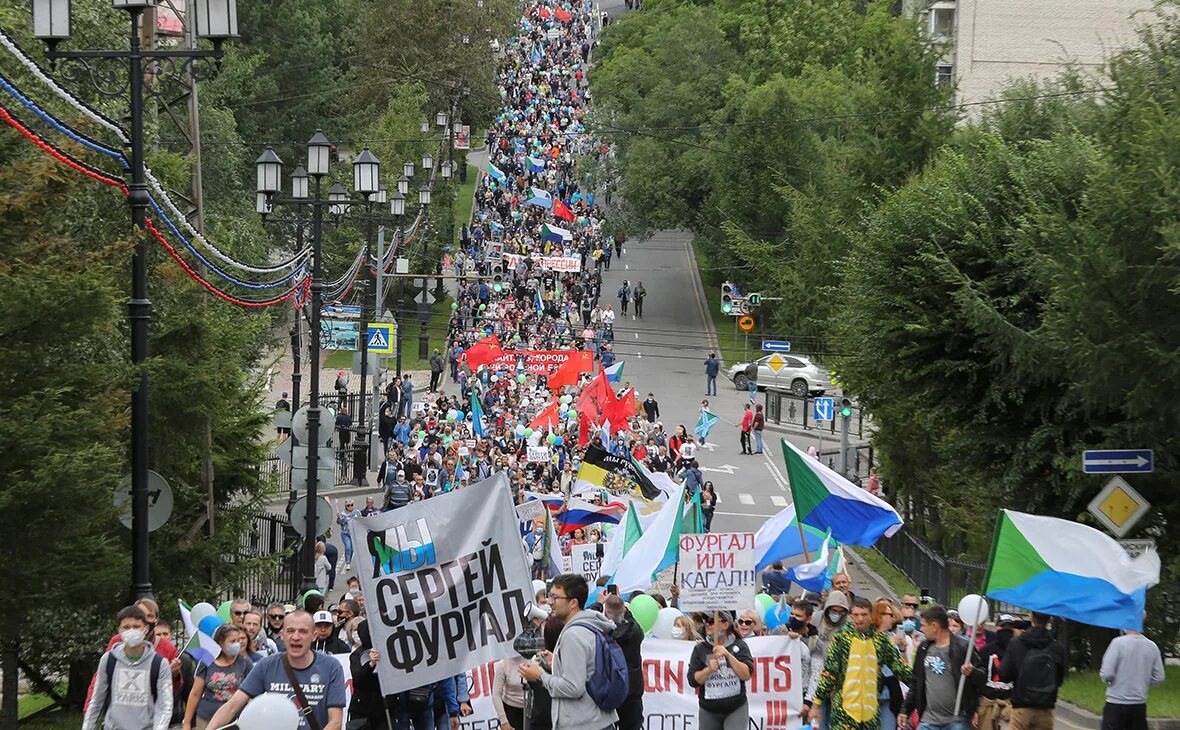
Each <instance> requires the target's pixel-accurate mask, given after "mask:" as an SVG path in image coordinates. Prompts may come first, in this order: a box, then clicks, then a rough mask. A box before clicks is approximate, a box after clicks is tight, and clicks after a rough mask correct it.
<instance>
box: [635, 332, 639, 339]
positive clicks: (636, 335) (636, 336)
mask: <svg viewBox="0 0 1180 730" xmlns="http://www.w3.org/2000/svg"><path fill="white" fill-rule="evenodd" d="M635 339H637V340H638V339H639V333H638V332H636V333H635Z"/></svg>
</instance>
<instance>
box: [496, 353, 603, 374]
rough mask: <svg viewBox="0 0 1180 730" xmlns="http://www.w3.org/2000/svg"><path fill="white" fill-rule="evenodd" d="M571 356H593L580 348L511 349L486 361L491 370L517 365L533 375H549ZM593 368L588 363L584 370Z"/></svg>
mask: <svg viewBox="0 0 1180 730" xmlns="http://www.w3.org/2000/svg"><path fill="white" fill-rule="evenodd" d="M571 357H581V358H587V357H589V358H593V357H594V355H593V354H592V353H590V352H583V351H581V350H511V351H508V352H505V353H504V354H503V355H501V356H500V357H498V358H496V359H495V360H492V361H491V362H490V363H488V368H489V369H491V370H516V368H517V366H518V365H524V367H525V369H526V370H528V372H529V373H531V374H533V375H550V374H551V373H552V372H553V371H554V370H555V369H556V368H559V367H561V366H562V365H564V364H565V362H566V361H567V360H569V359H570V358H571ZM592 368H593V366H592V365H590V364H589V363H588V364H587V367H586V371H590V370H591V369H592Z"/></svg>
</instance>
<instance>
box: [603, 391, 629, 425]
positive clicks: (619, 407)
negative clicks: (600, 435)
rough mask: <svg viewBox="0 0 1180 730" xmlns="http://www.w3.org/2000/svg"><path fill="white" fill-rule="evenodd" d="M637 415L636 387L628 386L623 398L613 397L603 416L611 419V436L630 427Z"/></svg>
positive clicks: (604, 409) (608, 419)
mask: <svg viewBox="0 0 1180 730" xmlns="http://www.w3.org/2000/svg"><path fill="white" fill-rule="evenodd" d="M634 415H635V389H634V388H628V389H627V392H626V393H624V394H623V397H622V398H613V399H611V400H610V401H609V402H608V403H607V404H606V407H605V408H603V410H602V417H603V418H604V419H605V420H607V421H610V430H611V436H614V435H615V434H616V433H618V432H619V431H624V430H626V429H628V428H630V423H631V418H632V416H634Z"/></svg>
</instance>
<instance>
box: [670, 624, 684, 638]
mask: <svg viewBox="0 0 1180 730" xmlns="http://www.w3.org/2000/svg"><path fill="white" fill-rule="evenodd" d="M672 638H673V639H683V638H684V629H682V628H680V627H679V626H673V627H672Z"/></svg>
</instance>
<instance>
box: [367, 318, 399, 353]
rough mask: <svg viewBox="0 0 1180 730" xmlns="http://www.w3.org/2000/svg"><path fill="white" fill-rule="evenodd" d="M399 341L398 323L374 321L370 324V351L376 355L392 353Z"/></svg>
mask: <svg viewBox="0 0 1180 730" xmlns="http://www.w3.org/2000/svg"><path fill="white" fill-rule="evenodd" d="M396 342H397V325H396V324H390V323H373V324H370V325H369V341H368V350H369V352H371V353H373V354H376V355H392V354H393V352H394V350H393V348H394V346H395V343H396Z"/></svg>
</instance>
